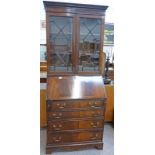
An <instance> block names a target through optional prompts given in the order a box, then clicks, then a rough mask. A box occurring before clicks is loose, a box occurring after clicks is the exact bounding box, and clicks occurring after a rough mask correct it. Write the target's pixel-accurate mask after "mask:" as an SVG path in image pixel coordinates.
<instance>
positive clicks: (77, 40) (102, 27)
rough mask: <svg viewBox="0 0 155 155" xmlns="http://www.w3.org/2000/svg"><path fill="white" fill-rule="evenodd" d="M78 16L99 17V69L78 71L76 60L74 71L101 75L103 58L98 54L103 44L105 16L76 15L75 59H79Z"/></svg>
mask: <svg viewBox="0 0 155 155" xmlns="http://www.w3.org/2000/svg"><path fill="white" fill-rule="evenodd" d="M80 18H91V19H92V18H94V19H100V20H101V25H100V52H99V71H98V72H91V71H90V72H88V71H85V72H80V71H78V63H79V62H78V61H76V73H77V74H79V75H80V74H81V75H102V74H103V71H102V70H103V67H102V66H103V63H104V62H103V59H102V58H101V56H100V54H101V53H103V45H104V23H105V16H96V15H80V14H78V15H77V27H78V28H77V32H76V46H77V47H76V52H77V56H76V57H77V60H78V59H79V43H80Z"/></svg>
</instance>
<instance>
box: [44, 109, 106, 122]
mask: <svg viewBox="0 0 155 155" xmlns="http://www.w3.org/2000/svg"><path fill="white" fill-rule="evenodd" d="M83 117H84V118H85V117H102V118H104V110H103V109H98V110H83V111H67V112H65V111H55V112H54V111H53V112H48V113H47V118H48V120H51V119H66V118H83Z"/></svg>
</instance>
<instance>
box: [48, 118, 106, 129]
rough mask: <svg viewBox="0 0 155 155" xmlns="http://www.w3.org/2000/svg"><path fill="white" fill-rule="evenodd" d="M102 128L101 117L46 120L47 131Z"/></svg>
mask: <svg viewBox="0 0 155 155" xmlns="http://www.w3.org/2000/svg"><path fill="white" fill-rule="evenodd" d="M95 128H103V119H94V120H69V121H48V131H63V130H76V129H95Z"/></svg>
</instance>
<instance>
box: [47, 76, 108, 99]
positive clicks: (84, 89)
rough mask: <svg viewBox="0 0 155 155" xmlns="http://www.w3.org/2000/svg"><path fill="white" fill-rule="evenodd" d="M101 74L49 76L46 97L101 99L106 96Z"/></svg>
mask: <svg viewBox="0 0 155 155" xmlns="http://www.w3.org/2000/svg"><path fill="white" fill-rule="evenodd" d="M103 86H104V82H103V79H102V77H101V76H93V77H88V76H70V77H68V76H67V77H49V78H48V81H47V91H48V94H47V99H48V100H51V99H52V100H65V99H101V98H106V93H105V89H104V87H103Z"/></svg>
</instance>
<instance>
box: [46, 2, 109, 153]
mask: <svg viewBox="0 0 155 155" xmlns="http://www.w3.org/2000/svg"><path fill="white" fill-rule="evenodd" d="M44 6H45V10H46V32H47V33H46V37H47V94H46V108H47V145H46V153H47V154H50V153H51V152H53V151H55V150H74V149H81V148H89V147H95V148H97V149H102V148H103V129H104V113H105V100H106V93H105V88H104V82H103V78H102V75H103V72H104V64H105V54H104V52H103V42H104V19H105V11H106V9H107V6H100V5H86V4H73V3H60V2H49V1H44Z"/></svg>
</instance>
